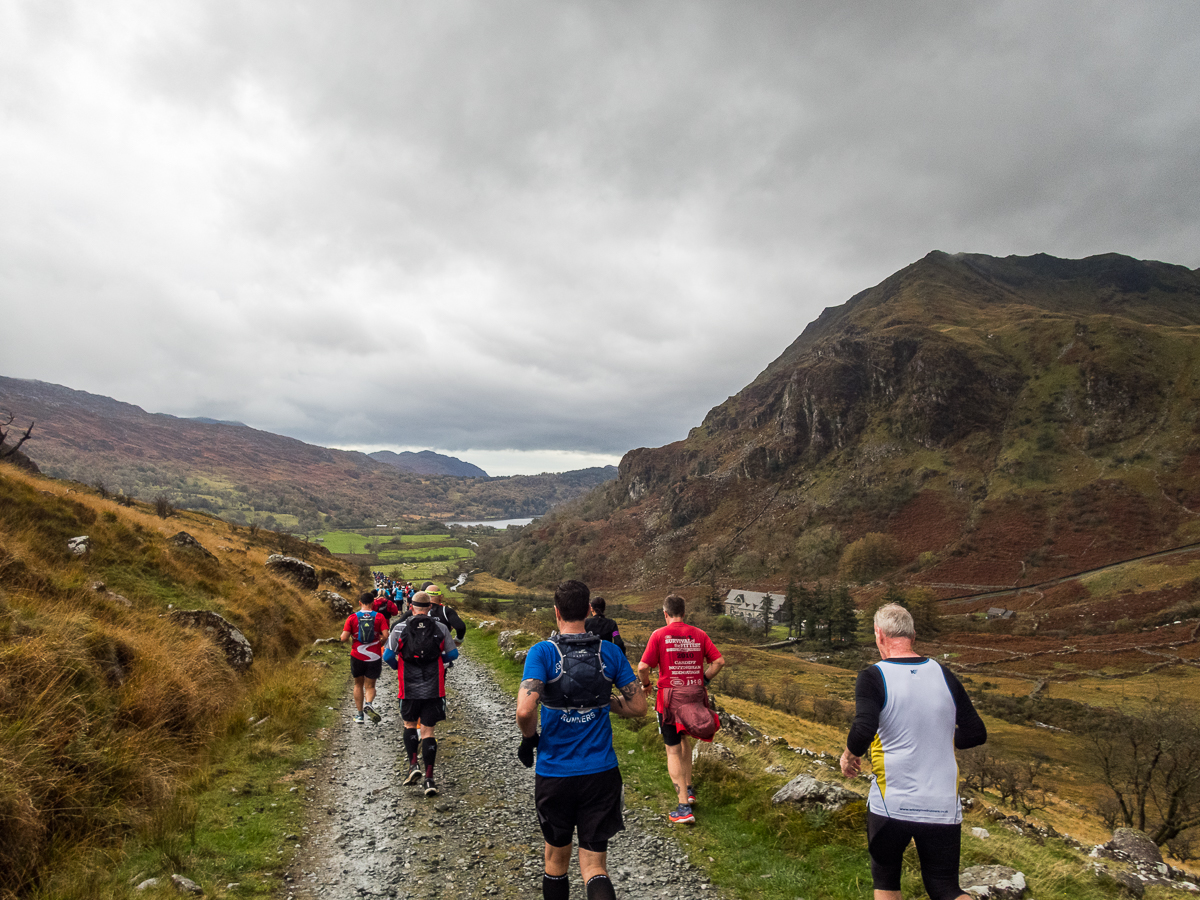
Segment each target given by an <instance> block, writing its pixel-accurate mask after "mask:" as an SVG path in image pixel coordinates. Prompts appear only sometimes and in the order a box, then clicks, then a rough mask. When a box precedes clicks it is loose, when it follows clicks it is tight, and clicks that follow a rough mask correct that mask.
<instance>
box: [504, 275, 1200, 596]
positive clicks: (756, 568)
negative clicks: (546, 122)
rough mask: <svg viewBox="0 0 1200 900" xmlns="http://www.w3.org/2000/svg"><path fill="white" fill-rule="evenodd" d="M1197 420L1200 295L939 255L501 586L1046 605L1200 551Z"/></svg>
mask: <svg viewBox="0 0 1200 900" xmlns="http://www.w3.org/2000/svg"><path fill="white" fill-rule="evenodd" d="M1198 397H1200V274H1198V273H1197V272H1196V271H1192V270H1189V269H1186V268H1183V267H1181V266H1173V265H1168V264H1164V263H1159V262H1145V261H1139V260H1135V259H1130V258H1128V257H1124V256H1119V255H1116V254H1107V255H1103V256H1096V257H1090V258H1088V259H1082V260H1065V259H1056V258H1053V257H1049V256H1044V255H1038V256H1031V257H1008V258H1004V259H998V258H993V257H989V256H983V255H977V254H958V255H949V254H946V253H941V252H934V253H931V254H929V255H928V256H926V257H925V258H924V259H921V260H919V261H918V262H916V263H914V264H912V265H910V266H908V267H907V268H905V269H903V270H901V271H900V272H897V273H896V274H895V275H893V276H891V277H890V278H888V279H886V280H885V281H883V282H882V283H880V284H879V285H877V286H875V287H873V288H871V289H869V290H866V291H863V292H862V293H860V294H857V295H856V296H854V297H852V298H851V299H850V300H849V301H848V302H847V303H845V304H843V305H842V306H839V307H835V308H831V309H827V310H825V311H824V312H823V313H822V314H821V315H820V316H819V317H818V318H817V319H816V321H814V322H812V323H811V324H810V325H809V326H808V327H807V328H806V329H805V330H804V332H803V334H801V335H800V337H799V338H797V339H796V341H795V342H794V343H793V344H792V345H791V346H790V347H788V348H787V350H785V351H784V352H783V354H782V355H780V357H779V358H778V359H776V360H775V361H774V362H772V363H771V364H770V365H768V366H767V367H766V369H764V370H763V372H762V374H760V375H759V376H758V377H757V378H756V379H755V380H754V381H753V382H752V383H751V384H749V385H748V386H747V387H746V388H745V389H743V390H742V391H741V392H739V393H738V394H737V395H735V396H733V397H730V398H728V399H727V400H726V401H725V402H723V403H721V404H719V405H717V406H716V407H714V408H713V409H712V410H711V411H710V412H709V414H708V415H707V416H706V417H705V419H704V421H703V422H702V423H701V424H700V425H698V426H697V427H696V428H694V429H692V431H691V433H690V434H689V435H688V437H687V439H686V440H683V441H680V442H677V443H674V444H670V445H668V446H665V447H658V448H642V449H637V450H632V451H630V452H629V453H627V454H626V455H625V457H624V458H623V459H622V461H621V465H620V473H619V477H618V479H617V480H616V481H615V482H613V483H612V484H609V485H605V486H603V487H601V488H599V489H597V491H595V492H594V493H593V494H591V495H589V496H588V497H586V498H583V499H581V500H580V501H577V502H576V503H574V504H570V505H567V506H565V507H563V508H562V509H561V510H559V511H557V512H556V514H555V515H554V516H551V517H548V518H547V519H545V520H543V521H542V523H541V526H540V528H539V529H538V530H537V531H536V533H535V534H531V535H529V536H527V537H525V538H523V539H522V540H521V541H520V542H518V543H516V544H514V545H512V546H510V547H507V548H505V549H503V550H501V551H498V552H495V553H494V555H493V557H492V558H491V559H490V560H489V562H490V564H491V566H492V569H493V571H495V572H496V573H497V574H501V575H516V576H520V577H522V578H526V579H531V580H538V581H543V582H550V581H553V580H554V579H555V577H556V573H560V572H562V571H564V570H566V568H567V567H569V570H570V571H572V572H574V573H576V574H577V575H579V576H582V577H584V578H586V579H589V580H591V581H593V582H595V583H597V584H604V585H622V586H630V587H643V588H649V587H658V586H665V585H687V584H692V585H696V584H705V583H707V584H710V585H711V586H713V587H714V588H718V589H722V588H723V587H726V586H733V585H736V586H739V587H746V588H752V587H754V586H756V585H761V586H762V587H763V588H764V589H767V588H771V589H775V590H778V589H779V588H780V586H781V585H783V584H786V582H787V580H788V578H789V577H793V576H794V577H796V578H798V579H809V580H812V579H819V578H833V577H852V578H854V579H856V580H863V579H867V578H874V577H887V578H889V579H892V580H900V581H909V582H913V583H921V584H925V585H928V586H930V587H931V589H933V590H935V592H938V593H939V594H940V595H941V596H946V595H947V594H950V593H954V592H956V591H957V592H960V593H961V592H962V591H964V590H967V589H969V588H971V587H973V586H993V585H997V586H999V585H1013V584H1016V583H1021V584H1030V583H1034V582H1037V581H1040V580H1045V579H1047V578H1051V577H1054V576H1056V575H1060V574H1064V573H1069V572H1075V571H1080V570H1082V569H1086V568H1089V567H1092V566H1094V565H1101V564H1104V563H1107V562H1110V561H1112V560H1115V559H1122V558H1128V557H1132V556H1135V555H1138V554H1139V553H1145V552H1149V551H1152V550H1159V549H1163V548H1166V547H1171V546H1175V545H1181V544H1185V543H1189V542H1193V541H1197V540H1200V406H1198ZM852 548H853V550H854V554H852V558H851V559H850V560H847V554H848V553H849V551H850V550H851V549H852ZM864 554H865V557H866V559H867V563H862V558H863V557H864Z"/></svg>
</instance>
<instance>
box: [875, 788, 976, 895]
mask: <svg viewBox="0 0 1200 900" xmlns="http://www.w3.org/2000/svg"><path fill="white" fill-rule="evenodd" d="M909 841H916V844H917V857H918V859H920V861H921V881H923V882H924V883H925V892H926V893H927V894H929V898H930V900H954V898H955V897H958V896H960V895H961V894H962V892H963V890H962V888H961V887H959V884H958V859H959V853H960V851H961V849H962V826H961V825H933V824H930V823H928V822H905V821H903V820H901V819H889V818H888V817H887V816H881V815H877V814H876V813H873V812H870V811H869V810H868V811H867V851H868V852H869V853H870V854H871V880H872V881H873V882H874V887H875V890H877V891H898V890H900V868H901V863H902V861H903V859H904V851H905V849H906V848H907V847H908V842H909Z"/></svg>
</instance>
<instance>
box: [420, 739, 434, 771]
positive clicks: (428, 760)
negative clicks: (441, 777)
mask: <svg viewBox="0 0 1200 900" xmlns="http://www.w3.org/2000/svg"><path fill="white" fill-rule="evenodd" d="M421 759H422V760H423V761H424V762H425V774H426V776H432V775H433V761H434V760H435V759H437V738H425V739H424V740H422V741H421Z"/></svg>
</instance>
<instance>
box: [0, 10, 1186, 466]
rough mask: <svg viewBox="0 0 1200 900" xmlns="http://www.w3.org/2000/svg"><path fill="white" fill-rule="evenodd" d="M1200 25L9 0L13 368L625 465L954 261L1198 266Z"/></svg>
mask: <svg viewBox="0 0 1200 900" xmlns="http://www.w3.org/2000/svg"><path fill="white" fill-rule="evenodd" d="M1198 22H1200V16H1197V7H1196V5H1195V3H1194V2H1190V0H1180V2H1177V3H1155V2H1138V3H1121V4H1117V3H1111V2H1105V3H1100V2H1096V3H1084V2H1071V3H1065V2H1064V3H1054V2H1050V3H1031V2H1027V0H1022V2H1012V3H1006V2H994V3H961V2H945V3H921V2H905V3H895V2H879V3H865V2H864V3H846V2H844V0H838V2H809V0H806V2H795V0H787V2H778V3H771V2H762V0H756V2H749V3H748V2H737V0H728V2H719V3H718V2H700V0H686V2H683V0H680V2H666V0H654V2H650V0H641V2H634V0H621V2H615V0H614V2H609V0H547V2H513V0H504V2H497V0H477V2H455V0H425V2H420V3H417V2H397V0H387V2H384V0H352V2H336V0H310V2H304V0H286V2H267V0H246V2H240V3H235V2H220V0H196V2H191V0H179V2H174V0H170V2H164V0H144V2H136V0H132V2H119V0H80V2H57V0H29V2H21V0H0V312H2V317H0V329H2V331H3V335H4V340H3V348H2V350H0V374H5V375H9V376H13V377H18V378H36V379H40V380H42V381H50V382H54V383H57V384H63V385H66V386H68V387H72V388H76V389H79V390H86V391H91V392H92V393H98V394H104V395H107V396H111V397H115V398H117V399H119V400H124V401H127V402H130V403H135V404H137V405H139V406H141V407H143V408H144V409H146V410H148V411H150V412H166V413H172V414H174V415H179V416H212V417H215V418H220V419H237V420H240V421H243V422H245V423H247V424H249V425H252V426H254V427H256V428H261V429H265V430H268V431H273V432H276V433H280V434H286V435H290V436H293V437H297V438H300V439H302V440H305V441H309V442H311V443H315V444H321V445H324V446H331V447H344V448H353V449H365V450H375V449H385V448H386V449H392V450H402V449H413V450H420V449H434V450H438V451H439V452H443V453H449V454H451V455H454V456H458V457H460V458H462V459H466V460H468V461H470V462H473V463H475V464H476V465H479V466H482V467H483V468H484V469H486V470H487V471H488V472H489V473H491V474H493V475H504V474H517V473H530V472H538V471H546V470H552V471H557V470H564V469H573V468H580V467H583V466H587V465H597V464H602V463H606V462H616V461H617V460H618V459H619V457H620V456H621V454H623V453H624V452H625V451H627V450H629V449H631V448H634V447H640V446H658V445H661V444H664V443H668V442H670V441H674V440H679V439H681V438H683V437H685V436H686V434H687V431H688V429H689V428H690V427H692V426H694V425H697V424H699V422H700V421H701V419H702V418H703V416H704V414H705V413H706V412H707V411H708V410H709V409H710V408H711V407H713V406H714V405H716V404H718V403H720V402H722V401H723V400H724V399H725V398H726V397H727V396H729V395H730V394H733V393H736V392H737V391H739V390H740V389H741V388H742V387H743V386H745V385H746V384H747V383H748V382H749V381H751V380H752V379H753V378H754V376H755V375H757V374H758V373H759V372H760V371H761V370H762V369H764V368H765V367H766V366H767V364H768V363H770V362H771V360H773V359H774V358H775V357H776V356H777V355H778V354H779V353H780V352H781V351H782V350H783V349H784V348H785V347H786V346H787V345H788V344H789V343H791V341H792V340H793V339H795V337H796V336H797V335H799V334H800V332H801V331H802V330H803V329H804V326H805V325H806V324H807V323H808V322H810V321H811V320H812V319H813V318H815V317H816V316H817V315H818V314H819V313H820V311H821V310H822V309H823V308H825V307H827V306H834V305H838V304H840V303H843V302H845V301H846V300H847V299H849V297H850V296H851V295H852V294H854V293H856V292H858V291H859V290H862V289H864V288H866V287H870V286H871V285H874V284H877V283H878V282H879V281H881V280H883V279H884V278H886V277H887V276H888V275H890V274H891V273H892V272H894V271H896V270H897V269H900V268H902V267H903V266H905V265H908V264H909V263H911V262H913V261H915V260H917V259H919V258H920V257H922V256H924V255H925V254H926V253H928V252H929V251H930V250H934V249H937V250H945V251H947V252H958V251H966V252H976V253H987V254H992V255H996V256H1004V255H1008V254H1014V253H1015V254H1022V255H1025V254H1032V253H1039V252H1045V253H1050V254H1052V255H1055V256H1063V257H1082V256H1088V255H1091V254H1095V253H1105V252H1119V253H1125V254H1129V255H1131V256H1135V257H1140V258H1150V259H1159V260H1163V261H1166V262H1172V263H1178V264H1181V265H1185V266H1188V267H1189V268H1195V267H1197V266H1200V25H1198ZM0 400H2V398H0Z"/></svg>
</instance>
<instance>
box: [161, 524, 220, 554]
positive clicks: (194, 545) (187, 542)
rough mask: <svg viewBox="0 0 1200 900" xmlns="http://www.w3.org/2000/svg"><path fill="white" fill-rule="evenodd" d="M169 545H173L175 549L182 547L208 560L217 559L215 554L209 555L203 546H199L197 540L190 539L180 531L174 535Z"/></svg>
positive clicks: (189, 536) (190, 537)
mask: <svg viewBox="0 0 1200 900" xmlns="http://www.w3.org/2000/svg"><path fill="white" fill-rule="evenodd" d="M171 543H172V544H174V545H175V546H176V547H183V548H184V549H186V550H194V551H195V552H197V553H199V554H202V555H203V556H205V557H207V558H208V559H216V558H217V557H216V555H215V554H213V553H210V552H209V551H208V550H207V549H205V547H204V545H203V544H201V543H200V542H199V541H198V540H196V539H195V538H194V537H192V536H191V535H190V534H188V533H187V532H186V531H181V532H179V533H178V534H177V535H175V536H174V537H173V538H171Z"/></svg>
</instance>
